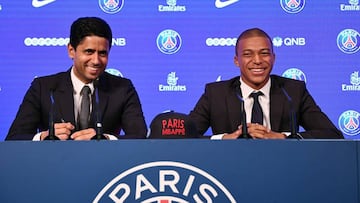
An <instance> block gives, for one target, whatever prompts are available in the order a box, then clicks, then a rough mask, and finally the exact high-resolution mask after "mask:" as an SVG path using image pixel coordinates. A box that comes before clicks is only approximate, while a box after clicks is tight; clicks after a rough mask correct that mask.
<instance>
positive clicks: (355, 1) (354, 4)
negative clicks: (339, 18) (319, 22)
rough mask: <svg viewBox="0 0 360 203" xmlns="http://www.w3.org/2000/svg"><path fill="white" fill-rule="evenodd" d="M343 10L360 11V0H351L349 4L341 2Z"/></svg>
mask: <svg viewBox="0 0 360 203" xmlns="http://www.w3.org/2000/svg"><path fill="white" fill-rule="evenodd" d="M340 10H341V11H360V6H359V0H349V4H340Z"/></svg>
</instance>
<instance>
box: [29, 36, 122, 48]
mask: <svg viewBox="0 0 360 203" xmlns="http://www.w3.org/2000/svg"><path fill="white" fill-rule="evenodd" d="M69 41H70V39H69V38H64V37H59V38H56V37H26V38H25V39H24V44H25V46H28V47H30V46H52V47H56V46H67V45H68V44H69ZM111 45H112V46H125V45H126V38H112V43H111Z"/></svg>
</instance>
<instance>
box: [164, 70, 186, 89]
mask: <svg viewBox="0 0 360 203" xmlns="http://www.w3.org/2000/svg"><path fill="white" fill-rule="evenodd" d="M178 79H179V77H176V72H170V73H169V74H168V75H167V79H166V82H167V85H162V84H160V85H159V92H185V91H186V85H178Z"/></svg>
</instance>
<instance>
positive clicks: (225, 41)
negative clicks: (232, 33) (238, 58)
mask: <svg viewBox="0 0 360 203" xmlns="http://www.w3.org/2000/svg"><path fill="white" fill-rule="evenodd" d="M236 40H237V38H207V39H206V45H207V46H209V47H212V46H215V47H218V46H221V47H224V46H235V45H236Z"/></svg>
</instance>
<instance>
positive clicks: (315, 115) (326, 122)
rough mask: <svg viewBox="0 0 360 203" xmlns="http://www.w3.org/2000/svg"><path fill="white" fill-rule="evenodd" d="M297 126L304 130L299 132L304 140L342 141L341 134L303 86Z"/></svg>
mask: <svg viewBox="0 0 360 203" xmlns="http://www.w3.org/2000/svg"><path fill="white" fill-rule="evenodd" d="M299 114H300V115H299V116H298V117H299V119H300V120H299V124H300V125H301V126H302V127H303V128H304V129H305V132H301V135H302V136H303V137H304V138H319V139H342V138H343V135H342V133H341V132H340V131H339V130H338V129H337V128H336V127H335V125H334V124H333V123H332V122H331V121H330V119H329V118H328V117H327V115H326V114H325V113H324V112H322V111H321V109H320V107H319V106H318V105H317V104H316V103H315V101H314V99H313V97H312V96H311V95H310V93H309V92H308V90H307V89H306V87H305V85H303V95H302V97H301V104H300V109H299Z"/></svg>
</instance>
